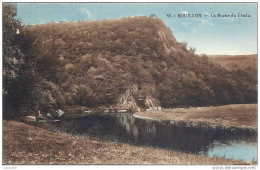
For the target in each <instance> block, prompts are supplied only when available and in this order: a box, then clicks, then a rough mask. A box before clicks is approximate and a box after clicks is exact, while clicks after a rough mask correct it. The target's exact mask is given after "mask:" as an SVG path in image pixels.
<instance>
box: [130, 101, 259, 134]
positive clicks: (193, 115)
mask: <svg viewBox="0 0 260 170" xmlns="http://www.w3.org/2000/svg"><path fill="white" fill-rule="evenodd" d="M134 116H137V117H143V118H148V119H160V120H169V121H184V122H193V123H207V124H210V125H217V126H224V127H230V126H234V127H239V128H252V129H256V128H257V104H235V105H226V106H217V107H198V108H175V109H163V110H161V111H145V112H137V113H135V114H134Z"/></svg>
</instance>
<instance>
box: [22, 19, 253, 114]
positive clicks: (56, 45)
mask: <svg viewBox="0 0 260 170" xmlns="http://www.w3.org/2000/svg"><path fill="white" fill-rule="evenodd" d="M26 33H28V36H33V37H34V42H33V55H34V56H35V57H36V70H35V71H36V72H38V73H39V76H40V77H41V81H39V86H38V87H40V89H39V90H40V91H41V95H39V100H40V103H39V107H40V108H42V110H48V109H50V108H61V107H64V106H71V107H72V106H84V107H88V108H96V107H116V108H131V109H133V110H140V109H157V108H158V106H163V107H183V106H208V105H223V104H231V103H254V102H256V99H257V88H256V84H257V82H255V81H254V80H252V79H250V75H248V73H246V72H244V71H239V72H237V71H234V70H232V69H225V68H223V67H221V66H219V65H218V64H215V63H214V62H212V61H211V60H209V59H208V57H206V56H203V57H200V56H198V55H195V54H194V51H193V50H192V49H191V50H188V49H187V45H186V44H185V43H180V42H177V41H176V39H175V38H174V36H173V35H172V33H171V31H170V29H169V28H168V27H166V26H165V25H164V23H163V22H162V20H160V19H154V18H147V17H131V18H122V19H116V20H101V21H90V22H85V21H82V22H76V23H74V22H71V23H49V24H43V25H36V26H27V28H26ZM46 103H48V108H46V107H47V105H46Z"/></svg>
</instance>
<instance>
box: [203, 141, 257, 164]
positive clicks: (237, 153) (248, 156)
mask: <svg viewBox="0 0 260 170" xmlns="http://www.w3.org/2000/svg"><path fill="white" fill-rule="evenodd" d="M206 155H207V156H210V157H213V156H216V157H220V158H221V157H225V158H228V159H235V160H244V161H247V162H253V161H256V160H257V142H256V141H255V142H254V141H248V140H247V141H245V140H233V141H225V142H223V141H222V142H221V141H214V142H213V143H212V144H211V145H210V146H208V151H207V153H206Z"/></svg>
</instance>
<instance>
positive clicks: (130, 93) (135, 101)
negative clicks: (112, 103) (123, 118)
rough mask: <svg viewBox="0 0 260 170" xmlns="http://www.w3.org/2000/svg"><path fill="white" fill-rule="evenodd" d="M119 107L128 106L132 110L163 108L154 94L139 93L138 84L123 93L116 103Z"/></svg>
mask: <svg viewBox="0 0 260 170" xmlns="http://www.w3.org/2000/svg"><path fill="white" fill-rule="evenodd" d="M116 107H117V108H127V109H131V110H132V111H144V110H161V107H160V102H159V101H158V100H157V99H156V98H154V97H152V96H150V95H149V96H141V95H138V87H137V85H132V86H130V88H128V89H127V90H126V92H125V93H124V94H122V95H121V96H120V97H119V99H118V101H117V104H116Z"/></svg>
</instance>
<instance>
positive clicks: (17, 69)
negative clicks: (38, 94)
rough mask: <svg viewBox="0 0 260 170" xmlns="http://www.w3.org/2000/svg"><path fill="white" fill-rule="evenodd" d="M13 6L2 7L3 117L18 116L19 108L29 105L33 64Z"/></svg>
mask: <svg viewBox="0 0 260 170" xmlns="http://www.w3.org/2000/svg"><path fill="white" fill-rule="evenodd" d="M15 16H16V5H15V4H13V3H4V4H3V87H2V88H3V89H2V93H3V113H4V118H11V117H14V116H19V115H21V114H22V111H21V110H23V109H21V107H22V106H25V105H26V104H28V103H31V102H30V101H29V100H33V99H32V98H30V96H31V95H30V93H31V88H32V87H33V86H34V78H35V77H36V76H35V73H34V71H33V67H34V66H33V65H34V61H33V58H32V56H31V54H30V51H31V44H32V39H31V37H30V36H28V35H25V34H24V33H23V31H22V29H23V27H22V26H21V24H20V22H19V21H18V20H17V19H15Z"/></svg>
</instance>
